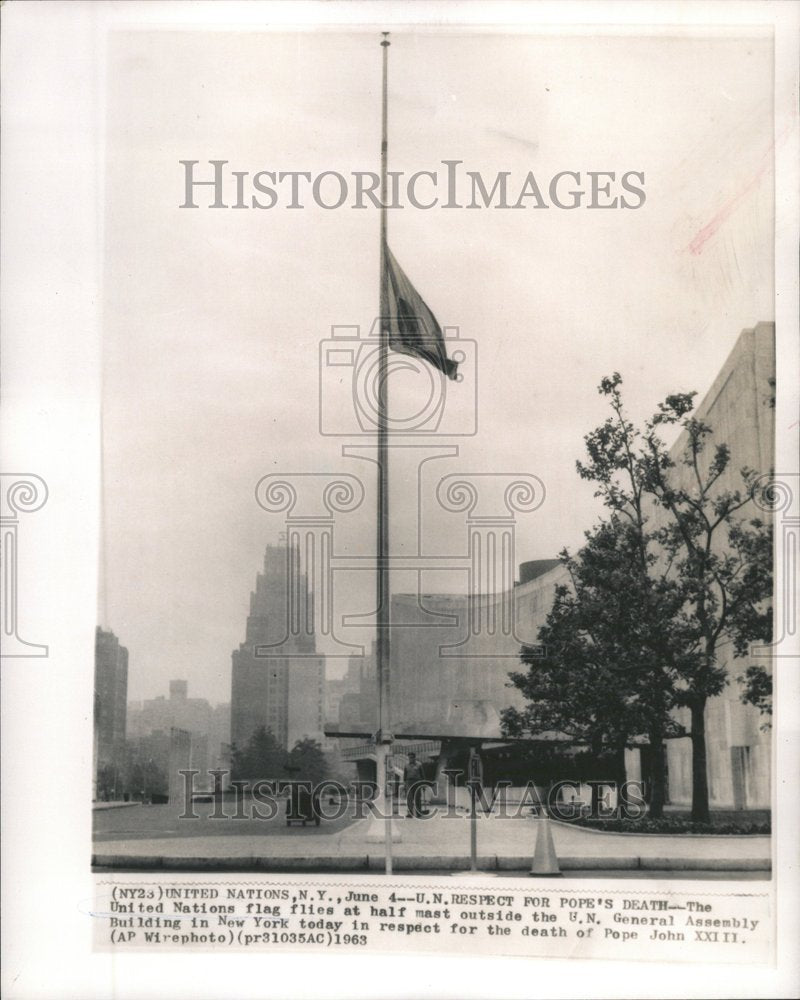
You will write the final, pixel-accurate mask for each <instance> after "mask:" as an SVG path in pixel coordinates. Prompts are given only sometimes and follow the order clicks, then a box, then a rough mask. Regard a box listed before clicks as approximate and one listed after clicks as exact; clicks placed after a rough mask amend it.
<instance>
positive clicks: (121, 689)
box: [94, 626, 128, 798]
mask: <svg viewBox="0 0 800 1000" xmlns="http://www.w3.org/2000/svg"><path fill="white" fill-rule="evenodd" d="M94 690H95V717H94V722H95V788H96V791H95V794H96V795H98V796H99V797H102V798H108V797H113V796H115V795H117V794H121V792H122V771H123V769H124V766H125V722H126V713H127V702H128V650H127V649H126V648H125V647H124V646H121V645H120V643H119V639H118V638H117V637H116V636H115V635H114V633H113V632H111V631H108V632H106V631H104V630H103V629H101V628H100V627H99V626H98V627H97V631H96V633H95V647H94Z"/></svg>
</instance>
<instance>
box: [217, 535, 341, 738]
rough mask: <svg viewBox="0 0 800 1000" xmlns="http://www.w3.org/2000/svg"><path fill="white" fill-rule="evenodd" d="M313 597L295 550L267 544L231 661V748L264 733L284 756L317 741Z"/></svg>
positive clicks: (319, 683)
mask: <svg viewBox="0 0 800 1000" xmlns="http://www.w3.org/2000/svg"><path fill="white" fill-rule="evenodd" d="M313 605H314V601H313V594H310V593H309V591H308V581H307V577H306V574H305V573H302V572H301V569H300V553H299V550H298V548H297V546H295V545H277V546H273V545H268V546H267V549H266V553H265V555H264V568H263V571H262V572H261V573H259V574H258V575H257V577H256V589H255V590H254V591H253V592H252V593H251V594H250V614H249V615H248V617H247V627H246V632H245V640H244V642H243V643H241V645H240V646H239V648H238V649H237V650H234V652H233V654H232V670H231V743H232V744H234V745H235V746H236V747H238V748H243V747H244V746H246V744H247V742H248V740H249V739H250V737H251V736H252V735H253V733H254V732H256V730H257V729H259V728H260V727H261V726H265V727H266V728H267V729H269V730H271V732H272V734H273V736H274V737H275V738H276V739H277V741H278V742H279V743H280V744H281V745H282V746H284V747H286V748H287V749H291V746H292V745H293V744H294V742H295V741H296V740H298V739H301V738H303V737H304V736H310V737H312V738H314V739H322V729H323V724H324V718H323V716H324V701H325V657H324V656H322V655H321V654H319V653H317V649H316V637H315V634H314V620H313Z"/></svg>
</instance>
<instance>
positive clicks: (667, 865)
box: [92, 854, 772, 874]
mask: <svg viewBox="0 0 800 1000" xmlns="http://www.w3.org/2000/svg"><path fill="white" fill-rule="evenodd" d="M477 860H478V868H479V869H480V870H481V871H521V872H526V873H527V872H529V871H530V866H531V857H530V856H529V855H522V856H516V857H514V856H509V857H499V856H497V855H482V856H480V857H478V859H477ZM558 863H559V866H560V867H561V869H562V871H643V872H659V871H670V872H673V871H686V872H692V871H730V872H737V871H741V872H753V871H763V872H769V871H772V862H771V860H770V859H769V858H642V857H638V856H631V855H629V856H628V857H615V858H612V857H609V858H604V857H562V858H559V862H558ZM385 864H386V861H385V858H384V856H383V854H368V855H364V854H359V855H339V856H336V855H331V856H322V855H314V856H309V857H241V858H234V857H218V858H211V857H204V858H200V857H197V858H190V857H184V858H180V857H174V858H171V857H164V856H152V855H134V854H94V855H92V868H97V869H102V870H107V869H120V868H122V869H135V870H144V871H151V870H153V869H156V870H158V871H261V872H265V873H266V872H272V873H279V872H299V873H311V872H336V871H344V872H359V871H383V869H384V867H385ZM392 866H393V868H394V870H395V871H463V872H464V873H465V874H468V872H469V867H470V860H469V858H468V857H467V856H466V855H436V854H427V855H413V854H406V855H403V854H399V855H395V856H394V857H393V858H392Z"/></svg>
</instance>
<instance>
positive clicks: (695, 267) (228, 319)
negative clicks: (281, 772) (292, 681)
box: [99, 29, 774, 702]
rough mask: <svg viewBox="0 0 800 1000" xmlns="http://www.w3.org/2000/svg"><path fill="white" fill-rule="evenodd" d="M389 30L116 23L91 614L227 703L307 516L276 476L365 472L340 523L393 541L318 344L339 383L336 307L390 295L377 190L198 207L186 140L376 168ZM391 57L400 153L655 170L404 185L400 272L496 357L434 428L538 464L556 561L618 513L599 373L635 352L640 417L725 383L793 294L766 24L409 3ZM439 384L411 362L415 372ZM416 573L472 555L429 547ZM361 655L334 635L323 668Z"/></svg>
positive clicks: (357, 587)
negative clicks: (256, 593)
mask: <svg viewBox="0 0 800 1000" xmlns="http://www.w3.org/2000/svg"><path fill="white" fill-rule="evenodd" d="M377 42H378V39H377V37H376V35H375V33H374V32H358V31H338V30H329V29H326V30H325V31H319V32H308V31H306V32H300V33H296V34H270V33H268V32H229V33H221V32H213V31H199V30H197V31H180V32H179V31H147V30H141V31H136V32H119V33H118V34H117V35H116V37H115V38H114V39H113V40H112V43H111V45H110V47H109V58H108V66H107V86H106V113H107V117H106V169H105V214H104V234H103V235H104V244H105V262H106V263H105V272H104V282H103V287H104V303H103V314H104V359H103V522H104V523H103V539H104V545H103V565H102V573H101V579H102V585H101V593H100V601H99V623H100V624H101V625H102V626H103V627H105V628H112V629H113V630H114V631H115V632H116V634H117V635H118V636H119V637H120V639H121V641H122V642H123V643H124V644H125V645H126V646H127V647H128V649H129V652H130V671H129V697H130V698H131V699H138V698H143V697H154V696H155V695H158V694H166V693H167V689H168V681H169V679H170V678H178V677H181V678H186V679H187V680H188V681H189V693H190V695H194V696H197V697H206V698H208V699H209V700H211V701H212V702H218V701H227V700H229V698H230V654H231V651H232V650H233V649H234V648H235V647H236V646H238V644H239V643H240V642H241V641H242V640H243V638H244V626H245V619H246V615H247V611H248V605H249V593H250V590H251V589H252V588H253V586H254V582H255V574H256V572H257V571H258V570H259V568H260V567H261V564H262V560H263V553H264V547H265V545H266V544H268V543H273V544H274V543H275V542H276V541H277V538H278V533H279V532H280V531H281V530H282V527H283V521H282V517H281V515H274V514H269V513H267V512H265V511H264V510H262V509H261V508H260V507H259V506H258V505H257V503H256V501H255V497H254V489H255V485H256V483H257V482H258V481H259V480H260V479H261V478H262V477H263V476H265V475H268V474H270V473H336V472H348V473H350V474H352V475H357V476H360V477H361V478H362V479H363V480H364V484H365V489H366V491H367V497H366V500H365V503H364V504H363V505H362V507H361V508H359V510H358V511H357V512H356V513H355V514H353V515H349V516H348V517H347V518H345V517H342V518H341V519H340V520H337V524H336V531H337V551H340V552H341V553H343V554H350V555H362V556H363V555H367V554H369V551H370V545H371V543H372V540H373V537H374V521H373V516H374V511H373V505H374V500H373V499H372V496H373V494H372V492H371V491H372V488H373V484H372V473H371V472H370V471H369V470H370V467H369V466H368V465H367V464H366V463H364V462H362V461H359V460H355V459H353V458H348V457H346V456H343V454H342V439H341V438H337V437H334V436H325V435H322V434H320V426H319V394H320V391H322V392H323V393H330V394H332V395H331V399H333V403H332V404H331V405H332V406H333V407H334V409H333V412H335V413H336V414H338V415H339V417H341V418H342V419H344V418H345V417H346V416H347V414H348V412H349V411H348V410H347V407H348V406H349V405H352V404H351V402H350V400H351V397H350V395H349V393H350V382H349V374H348V375H347V376H344V375H339V374H338V373H334V375H333V376H331V374H330V372H329V371H326V372H325V373H324V378H323V382H324V386H323V388H322V390H320V373H319V363H318V359H319V356H320V343H321V342H322V341H324V340H326V339H328V338H329V337H330V331H331V327H332V326H346V325H350V326H355V325H358V326H359V327H360V328H361V329H362V330H364V331H367V330H369V328H370V326H371V323H372V320H373V319H374V316H375V313H376V310H377V298H378V270H379V264H378V249H379V212H378V211H377V210H374V209H366V210H356V209H353V208H350V207H342V208H339V209H336V210H332V211H329V210H325V209H322V208H320V207H318V206H316V205H314V204H313V201H312V199H311V198H310V197H306V199H305V200H306V205H307V207H305V208H304V209H302V210H291V209H287V208H286V207H284V205H285V199H283V200H282V203H281V204H280V205H279V206H277V207H275V208H274V209H271V210H269V211H256V210H247V211H236V210H233V209H226V210H213V209H209V208H206V207H201V208H198V209H197V210H187V209H181V208H179V206H180V204H181V203H182V202H183V196H184V171H183V168H182V167H181V166H180V162H179V161H180V160H185V159H194V160H198V161H200V163H201V166H202V165H203V164H205V165H206V166H205V173H206V175H208V174H209V173H210V168H209V167H208V166H207V161H209V160H212V159H222V160H227V161H229V163H228V169H231V170H241V171H248V172H249V173H250V174H251V175H252V174H254V173H256V172H257V171H259V170H271V171H292V170H306V171H311V172H312V174H318V173H320V172H322V171H324V170H335V171H338V172H339V173H341V174H344V175H348V174H350V173H351V172H352V171H354V170H362V171H377V170H378V169H379V153H380V48H379V46H378V44H377ZM389 58H390V63H389V168H390V169H391V170H398V171H399V170H402V171H405V172H406V173H413V172H414V171H417V170H438V171H439V173H440V176H441V177H443V175H444V170H445V168H444V167H443V166H442V161H443V160H445V159H458V160H462V161H463V168H462V169H464V170H473V171H480V172H481V174H482V175H483V176H484V177H486V178H487V179H489V181H490V182H491V180H492V179H493V178H494V176H495V175H496V174H497V173H498V172H499V171H508V172H509V174H510V180H509V189H510V190H512V191H516V190H518V189H519V187H520V186H521V184H522V182H523V180H524V178H525V176H526V174H527V173H528V171H533V173H534V174H535V176H536V178H537V181H539V183H540V186H542V187H543V188H545V189H546V186H547V184H548V183H549V179H550V178H551V177H552V176H553V175H554V174H556V173H558V172H559V171H564V170H571V171H580V172H582V174H583V175H584V176H585V174H586V172H587V171H614V172H615V173H616V174H617V176H619V175H621V174H623V173H625V172H626V171H640V172H643V173H644V175H645V183H644V187H645V190H646V195H647V198H646V202H645V204H644V205H643V206H642V207H641V208H640V209H637V210H627V211H626V210H608V211H592V210H586V209H584V208H580V209H577V210H574V211H568V210H559V209H557V208H551V209H548V210H534V209H531V208H527V209H524V210H519V211H507V210H499V209H495V208H489V209H480V210H467V209H454V210H444V209H441V208H438V207H437V208H433V209H431V210H429V211H422V210H417V209H415V208H413V207H411V206H408V207H406V208H405V209H402V210H395V211H390V212H389V213H388V227H389V241H390V244H391V246H392V249H393V252H394V254H395V256H396V257H397V259H398V260H399V261H400V263H401V265H402V267H403V268H404V270H405V272H406V274H407V275H408V277H409V278H410V279H411V281H412V282H413V283H414V285H415V286H416V288H417V289H418V291H419V292H420V293H421V294H422V296H423V297H424V298H425V300H426V302H427V303H428V305H429V306H430V307H431V309H432V310H433V312H434V313H435V315H436V316H437V317H438V319H439V321H440V322H441V323H442V325H443V326H454V327H458V328H459V331H460V337H461V338H462V339H464V340H466V341H468V342H469V343H474V344H475V345H476V346H475V347H474V348H473V347H469V349H468V350H467V354H468V356H469V357H470V358H472V356H473V353H474V354H475V357H476V359H477V360H476V362H475V365H474V372H475V373H476V374H470V375H469V377H468V378H466V379H465V383H463V384H462V385H461V386H458V385H455V384H453V383H450V385H449V386H448V397H447V402H446V405H447V406H450V403H451V402H452V407H451V410H450V411H448V412H451V411H452V413H453V416H452V418H451V420H452V423H451V424H450V425H448V428H449V427H455V428H459V427H462V426H464V423H469V419H468V418H469V415H470V413H469V404H468V403H465V397H464V396H459V395H458V393H459V392H466V391H469V392H473V391H476V392H477V415H478V430H477V433H476V434H474V435H472V436H462V437H451V436H446V435H445V434H440V435H438V436H437V438H436V443H437V444H441V443H446V444H448V445H454V444H457V445H458V448H459V453H458V455H457V456H455V457H453V458H451V459H447V460H442V461H441V462H440V463H438V466H437V468H439V470H440V472H441V474H445V473H455V472H469V473H480V474H485V473H492V472H496V473H515V474H516V473H528V474H532V475H535V476H537V477H538V478H539V479H540V480H541V481H542V483H543V484H544V486H545V489H546V498H545V500H544V503H543V504H542V505H541V506H540V507H539V508H538V509H537V510H536V511H535V512H533V513H531V514H526V515H520V517H519V521H518V525H517V548H516V553H515V556H516V561H517V562H521V561H524V560H526V559H540V558H551V557H553V556H554V555H556V554H557V552H558V551H559V549H561V548H562V547H563V546H564V545H568V546H571V547H575V546H576V545H578V544H579V543H580V541H581V537H582V532H583V531H584V530H585V529H586V528H588V527H589V526H590V525H591V523H592V522H593V521H594V520H595V519H596V517H597V516H598V515H599V513H600V509H599V508H598V505H597V504H598V502H597V501H596V500H595V499H594V498H593V496H592V492H593V491H592V488H591V486H590V485H589V484H587V483H584V482H582V481H581V480H580V479H579V477H578V476H577V474H576V471H575V461H576V459H578V458H580V457H581V454H582V441H583V437H584V435H585V434H586V433H588V432H589V431H590V430H591V429H592V428H593V427H595V426H596V425H597V424H598V423H600V422H601V421H602V420H603V419H604V418H605V416H606V412H605V409H604V404H603V401H602V400H601V398H600V397H599V396H598V394H597V392H596V387H597V384H598V383H599V381H600V379H601V378H602V377H603V376H604V375H606V374H609V373H611V372H613V371H619V372H620V373H621V374H622V375H623V378H624V380H625V381H624V386H625V397H626V401H627V405H628V408H629V412H630V414H631V416H632V417H633V418H634V419H635V420H637V421H642V420H643V419H644V418H646V417H647V416H648V415H649V414H650V413H651V412H652V411H653V410H654V409H655V407H656V405H657V403H658V402H659V401H660V400H661V399H663V398H664V396H665V395H666V394H667V393H670V392H677V391H691V390H697V391H698V392H699V394H700V397H702V395H703V394H704V393H705V391H706V390H707V389H708V388H709V387H710V385H711V383H712V381H713V379H714V377H715V375H716V374H717V372H718V371H719V369H720V368H721V366H722V364H723V362H724V360H725V358H726V357H727V355H728V353H729V352H730V350H731V349H732V347H733V345H734V343H735V341H736V339H737V337H738V335H739V333H740V331H741V330H742V329H743V328H745V327H751V326H753V325H754V324H755V323H757V322H759V321H761V320H771V319H773V318H774V305H773V296H774V290H773V284H774V282H773V260H772V237H773V225H774V214H773V207H772V206H773V188H772V172H771V156H772V152H771V150H772V141H773V136H772V127H773V123H772V48H771V40H770V38H769V37H767V36H760V37H756V36H754V35H751V36H743V35H735V34H731V33H728V34H726V35H719V34H717V35H710V34H702V33H700V32H699V31H697V30H695V31H694V32H693V33H690V32H688V31H687V32H684V33H678V32H677V31H675V30H673V29H670V33H669V34H648V35H639V36H634V35H632V34H626V35H618V36H617V35H614V34H613V33H604V34H594V35H581V34H577V33H576V34H564V35H560V34H554V33H548V34H539V35H537V34H535V33H530V34H525V33H521V32H515V33H514V34H513V35H512V34H502V33H492V34H481V33H479V32H474V31H473V32H461V33H457V32H452V31H427V32H422V31H420V32H410V31H409V32H402V33H395V34H394V35H393V37H392V45H391V48H390V56H389ZM197 169H198V171H199V170H200V169H201V168H200V167H198V168H197ZM283 190H284V189H283V188H281V192H283ZM420 190H421V191H423V190H427V189H424V188H422V187H421V189H420ZM197 200H198V202H199V203H200V204H201V205H202V206H205V204H207V199H206V198H204V197H202V196H201V195H198V198H197ZM470 364H471V362H470ZM472 370H473V369H470V371H472ZM415 379H416V381H415ZM428 384H429V383H428V381H426V376H425V375H424V373H421V374H419V375H414V374H413V373H409V372H401V373H400V374H399V375H398V376H397V379H396V387H395V391H396V398H398V399H399V400H401V401H411V402H413V401H414V400H415V399H419V398H421V397H420V396H419V394H420V393H421V392H426V391H427V389H426V388H425V387H426V386H427V385H428ZM327 398H328V397H326V399H327ZM462 421H463V422H462ZM350 440H351V443H352V440H353V439H350ZM409 455H410V453H409V454H404V455H403V457H402V458H398V459H397V460H396V461H395V462H394V463H393V468H392V479H391V495H392V546H393V551H397V552H402V551H406V550H407V549H408V546H409V545H410V544H411V542H410V541H409V539H410V538H412V536H413V532H414V525H415V521H414V516H415V511H416V504H417V500H416V488H415V484H414V467H413V461H412V459H411V457H409ZM431 506H432V507H433V508H435V503H433V501H431ZM427 512H428V508H427V506H426V513H427ZM430 515H431V521H430V525H431V526H432V528H433V530H435V544H436V546H437V547H438V549H439V550H440V551H442V552H453V553H459V552H461V550H463V544H464V530H465V529H464V520H463V515H453V516H449V517H443V516H441V515H440V514H439V513H437V511H436V510H435V509H433V510H432V511H431V512H430ZM434 522H435V527H434ZM339 547H340V548H339ZM364 578H365V575H364V574H360V575H359V576H358V578H355V577H354V578H353V579H352V580H350V582H349V583H346V584H345V585H344V586H342V587H341V588H340V589H339V590H337V592H336V603H335V611H336V614H337V615H339V614H345V613H359V612H364V611H367V610H369V606H370V600H371V594H370V591H369V588H368V587H367V586H366V584H365V582H364ZM459 579H460V577H459ZM424 586H425V589H426V590H429V591H435V590H443V591H447V590H455V589H458V587H459V584H458V582H457V580H456V579H455V577H454V576H452V575H450V576H448V575H447V574H444V575H436V574H433V573H431V574H426V577H425V584H424ZM393 589H394V590H407V589H409V580H408V579H406V578H404V576H403V574H397V575H396V576H395V577H394V578H393ZM362 641H369V639H368V634H367V631H366V630H364V636H363V637H362ZM343 669H344V663H343V661H341V660H331V661H329V670H328V674H329V676H337V675H339V674H341V672H342V671H343Z"/></svg>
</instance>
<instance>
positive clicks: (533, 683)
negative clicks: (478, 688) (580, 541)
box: [503, 513, 680, 816]
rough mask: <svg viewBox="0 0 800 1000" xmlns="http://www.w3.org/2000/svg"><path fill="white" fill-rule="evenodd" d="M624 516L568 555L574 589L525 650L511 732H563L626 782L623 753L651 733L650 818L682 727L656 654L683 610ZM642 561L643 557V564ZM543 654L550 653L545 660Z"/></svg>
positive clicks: (567, 589)
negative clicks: (520, 702) (667, 746)
mask: <svg viewBox="0 0 800 1000" xmlns="http://www.w3.org/2000/svg"><path fill="white" fill-rule="evenodd" d="M641 542H642V538H641V533H640V532H639V531H638V530H637V528H636V527H635V525H632V524H630V523H628V522H627V521H626V520H624V519H623V518H622V517H620V515H619V514H617V513H613V514H612V515H611V517H610V518H609V519H608V520H606V521H603V522H601V523H600V524H599V525H597V526H596V527H595V528H594V529H593V530H592V531H589V532H587V533H586V544H585V545H584V546H583V548H582V549H581V550H580V551H579V553H578V554H577V556H575V557H572V556H570V555H569V553H568V552H567V551H566V550H564V551H563V552H562V553H561V554H560V559H561V562H562V565H563V566H564V567H565V568H566V570H567V572H568V573H569V578H570V584H569V586H567V585H560V586H558V587H557V588H556V591H555V596H554V601H553V606H552V608H551V610H550V612H549V614H548V616H547V620H546V622H545V624H544V625H543V626H542V628H541V629H540V631H539V634H538V640H539V643H540V644H541V645H540V646H539V647H538V649H537V648H536V647H523V650H522V655H521V659H522V662H523V664H525V665H526V666H527V667H528V671H527V673H519V672H518V673H512V674H511V680H512V683H513V684H514V685H515V686H516V687H517V688H519V689H520V690H521V691H522V692H523V693H524V694H525V696H526V698H527V700H528V704H527V706H526V708H525V709H524V711H523V712H518V711H516V710H514V709H508V710H506V711H505V712H504V713H503V722H504V725H505V727H506V732H508V733H509V734H512V735H523V734H525V733H536V732H542V731H547V730H556V731H558V732H560V733H564V734H566V735H568V736H570V737H571V738H572V740H574V741H575V742H577V743H583V744H586V745H588V746H589V747H590V748H591V751H592V756H593V757H594V758H595V759H603V758H605V759H606V760H607V763H608V766H610V767H612V768H613V769H614V772H613V775H612V776H613V777H615V778H616V780H617V782H618V783H621V782H622V781H624V779H625V769H624V750H625V748H626V746H629V745H630V743H631V742H632V741H633V739H634V738H636V737H640V736H642V735H643V734H644V735H645V736H646V737H647V739H648V742H649V745H650V749H651V768H650V770H651V773H650V775H649V779H650V781H649V783H650V813H651V815H653V816H660V815H661V813H662V809H663V803H664V792H665V774H666V767H665V756H664V755H665V751H664V739H665V738H666V737H667V736H672V735H677V734H678V733H679V732H680V728H679V727H678V726H677V724H676V723H675V721H674V719H673V718H672V717H671V715H670V710H671V709H672V707H673V706H674V694H673V691H674V684H675V675H674V672H673V671H672V670H671V669H670V666H669V663H668V662H667V661H665V659H664V658H663V657H662V656H661V655H659V651H658V649H656V648H654V646H655V643H654V639H655V638H656V636H657V635H659V634H662V633H664V632H668V631H669V627H670V621H671V619H672V617H673V616H674V614H675V612H676V610H677V609H678V607H679V603H680V597H679V595H678V593H677V588H676V587H675V586H674V585H673V584H672V583H670V582H669V581H668V580H666V579H664V577H663V574H662V576H661V577H657V576H656V577H655V578H653V577H651V575H650V574H651V573H652V572H653V569H654V564H655V563H656V561H657V557H656V555H655V554H654V552H652V551H651V550H649V549H648V548H647V547H646V546H645V547H643V546H642V544H641ZM642 556H644V561H642ZM542 653H543V655H541V654H542Z"/></svg>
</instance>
